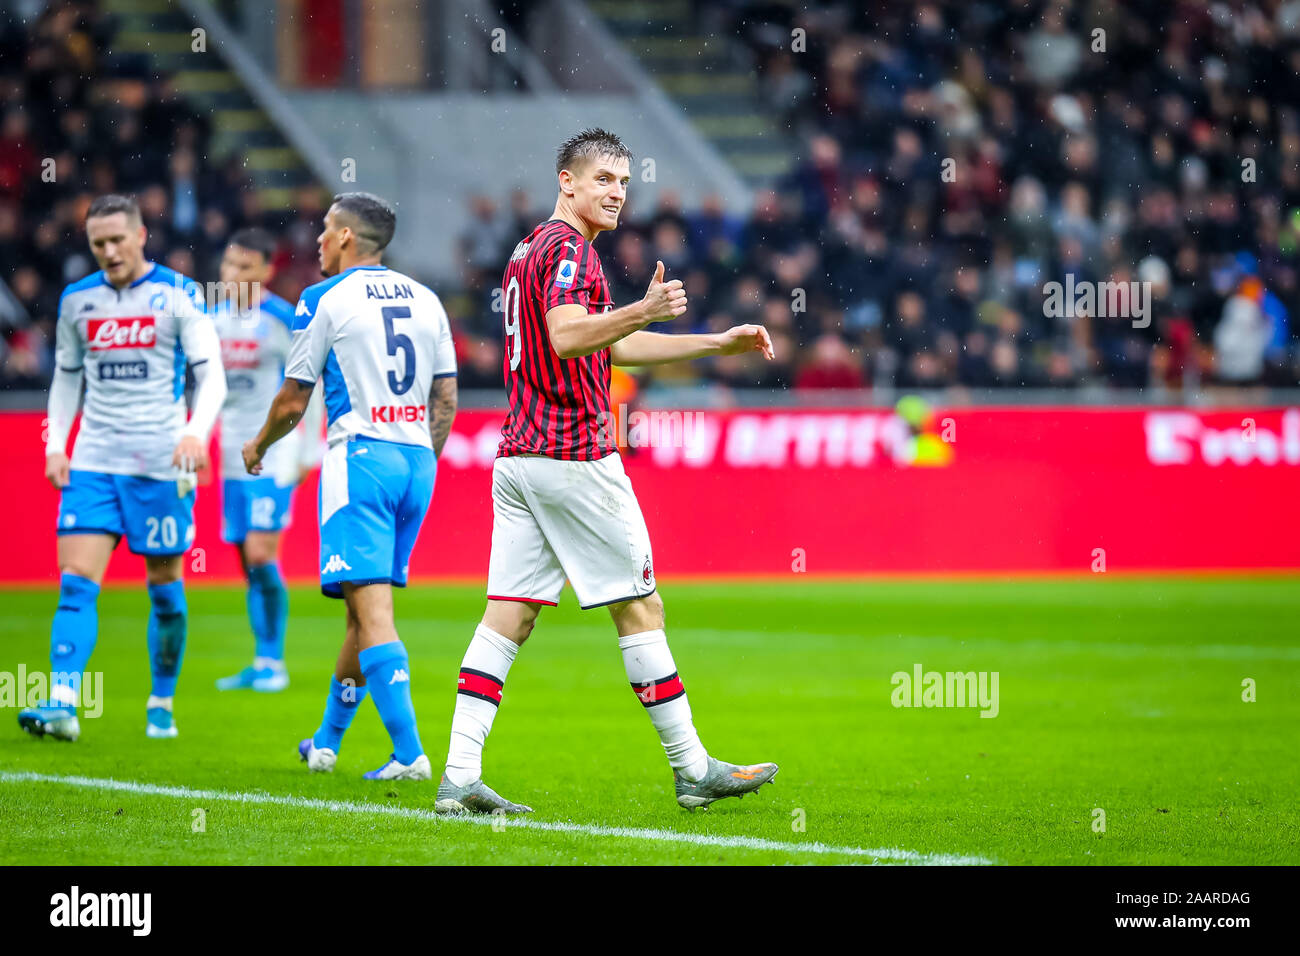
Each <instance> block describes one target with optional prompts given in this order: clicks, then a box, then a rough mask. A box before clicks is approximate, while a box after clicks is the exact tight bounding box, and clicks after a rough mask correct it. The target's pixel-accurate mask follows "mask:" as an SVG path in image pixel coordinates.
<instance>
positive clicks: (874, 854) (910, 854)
mask: <svg viewBox="0 0 1300 956" xmlns="http://www.w3.org/2000/svg"><path fill="white" fill-rule="evenodd" d="M0 783H61V784H65V785H67V786H72V787H87V788H89V789H92V790H117V791H123V792H126V793H137V794H143V795H145V796H155V797H184V798H187V799H191V800H223V801H226V802H229V803H245V804H261V805H269V806H279V807H293V808H295V809H299V810H322V811H325V812H328V813H360V814H366V813H373V814H378V815H381V816H389V817H401V818H402V819H406V820H427V821H431V822H437V823H444V822H463V823H476V824H479V825H484V826H491V825H492V824H493V823H494V822H495V823H497V825H498V826H501V827H503V828H504V829H511V830H516V829H517V830H543V831H547V832H550V833H584V834H586V835H588V836H600V837H622V838H624V839H629V840H649V841H656V842H660V843H689V844H691V845H693V846H720V847H727V848H729V849H741V850H776V851H779V852H782V853H812V854H830V855H836V856H861V857H870V858H871V860H872V861H873V862H875V861H879V860H889V861H893V862H897V863H917V864H921V865H927V866H988V865H991V864H992V863H993V861H992V860H986V859H985V858H984V857H981V856H958V855H955V854H948V853H918V852H916V851H915V850H902V849H898V848H897V847H890V848H887V849H875V850H873V849H865V848H863V847H857V846H828V845H827V844H825V843H782V842H781V841H779V840H764V839H762V838H760V837H744V836H708V835H707V834H698V833H677V832H675V831H673V830H650V829H643V828H637V827H603V826H597V825H594V824H586V823H550V822H547V821H545V820H529V819H507V820H504V821H500V820H499V819H498V818H496V817H489V816H469V817H464V816H451V817H444V816H439V815H438V814H436V813H434V812H433V811H431V810H417V809H414V808H411V807H390V806H386V805H384V804H382V803H353V802H351V801H348V800H316V799H313V798H310V797H291V796H278V795H276V794H270V793H240V792H231V791H226V790H191V789H190V788H189V787H170V786H164V785H161V784H153V783H136V782H135V781H132V780H114V779H112V778H111V777H81V776H59V775H56V774H44V773H31V772H11V771H0Z"/></svg>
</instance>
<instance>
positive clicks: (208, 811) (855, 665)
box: [0, 576, 1300, 864]
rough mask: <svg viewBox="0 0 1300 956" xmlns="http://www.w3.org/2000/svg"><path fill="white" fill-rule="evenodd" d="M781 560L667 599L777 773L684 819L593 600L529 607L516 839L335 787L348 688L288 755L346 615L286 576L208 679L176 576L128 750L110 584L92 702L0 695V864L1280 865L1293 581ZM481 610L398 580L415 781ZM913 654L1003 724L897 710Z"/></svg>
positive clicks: (435, 740) (518, 694) (518, 713)
mask: <svg viewBox="0 0 1300 956" xmlns="http://www.w3.org/2000/svg"><path fill="white" fill-rule="evenodd" d="M792 578H795V579H794V580H792V581H790V582H779V583H778V582H755V583H743V584H725V585H724V584H712V583H710V584H703V583H690V584H686V583H672V582H669V583H668V584H666V585H665V586H664V588H663V590H662V593H663V597H664V600H665V602H666V604H667V608H668V635H669V640H670V641H671V644H672V647H673V651H674V654H675V656H676V659H677V664H678V667H679V669H680V672H681V674H682V677H683V679H684V682H685V685H686V688H687V690H688V692H689V694H690V700H691V705H692V707H693V709H694V712H695V720H696V725H697V726H698V727H699V729H700V733H701V736H702V737H703V740H704V742H705V744H706V745H707V746H708V747H709V749H710V751H711V752H712V753H714V754H715V755H716V756H719V757H721V758H723V759H727V760H731V761H734V762H752V761H759V760H775V761H777V762H778V763H780V764H781V773H780V775H779V776H778V777H777V779H776V782H775V784H774V785H773V786H770V787H764V788H763V789H762V791H761V792H760V793H759V794H757V795H754V796H750V797H747V798H746V799H744V800H743V801H736V800H727V801H724V802H721V803H718V804H716V805H715V806H714V807H713V808H712V809H711V810H709V811H708V812H707V813H703V812H696V813H693V814H691V813H687V812H686V811H684V810H681V809H679V808H678V807H677V806H676V804H675V802H674V801H673V796H672V778H671V774H670V772H669V770H668V769H667V765H666V762H665V760H664V757H663V752H662V750H661V749H660V747H659V743H658V740H657V739H656V737H655V735H654V733H653V731H652V730H651V728H650V725H649V722H648V721H647V720H646V718H645V715H644V713H643V712H642V708H641V706H640V704H639V703H638V702H637V700H636V698H635V697H634V695H633V694H632V691H631V689H630V688H629V687H628V686H627V683H626V680H625V678H624V675H623V670H622V665H621V661H620V657H619V652H618V647H617V643H616V638H615V635H614V632H613V628H612V625H611V624H610V621H609V617H608V615H607V614H606V613H605V612H603V611H592V612H587V613H583V612H581V611H579V610H578V609H577V608H576V605H575V603H574V601H573V598H572V595H571V594H566V597H565V600H564V605H565V606H562V607H561V608H559V609H556V610H551V609H548V610H546V611H544V612H543V615H542V618H541V620H540V622H539V625H538V628H537V630H536V631H535V632H534V635H533V637H532V639H531V640H530V641H529V643H528V644H527V646H526V647H525V648H524V650H523V651H522V653H521V654H520V656H519V658H518V660H517V661H516V663H515V666H514V669H513V670H512V672H511V674H510V678H509V680H508V682H507V684H506V692H505V700H504V703H503V705H502V707H501V710H500V713H499V714H498V717H497V721H496V726H495V728H494V732H493V735H492V737H491V739H490V740H489V742H488V747H487V751H486V761H485V770H486V772H485V778H486V779H487V781H488V782H489V783H490V784H491V785H492V786H494V787H495V788H497V789H498V790H500V791H501V792H502V793H504V794H505V795H507V796H509V797H511V798H513V799H515V800H518V801H522V802H524V803H528V804H531V805H532V806H533V807H534V808H535V810H536V812H535V813H534V814H532V815H531V816H530V817H529V818H528V819H527V821H526V823H525V825H522V826H517V825H514V824H513V823H510V824H507V825H505V826H492V825H490V824H485V823H483V822H479V823H474V822H467V821H457V820H438V819H433V818H432V816H431V814H430V812H429V811H431V809H432V805H433V799H434V792H435V789H436V783H409V782H408V783H401V784H396V785H395V784H382V783H369V782H367V781H363V780H361V779H360V775H361V773H362V772H363V771H365V770H369V769H372V768H374V767H376V766H379V764H380V763H382V762H383V760H384V759H385V758H386V757H387V755H388V745H387V737H386V735H385V734H384V732H383V728H382V726H381V724H380V722H379V719H378V715H377V713H376V712H375V710H374V707H373V706H372V705H371V704H370V703H366V704H365V705H364V706H363V707H362V709H361V711H360V712H359V713H358V716H357V719H356V722H355V724H354V725H353V728H352V730H351V732H350V734H349V736H348V737H347V739H346V740H345V742H344V746H343V749H342V752H341V753H340V756H339V763H338V768H337V770H336V772H335V773H334V774H332V775H310V774H308V773H307V771H306V770H305V768H304V766H303V765H302V764H300V763H299V762H298V758H297V754H296V752H295V748H296V745H297V742H298V740H299V739H300V738H301V737H304V736H306V735H307V734H309V733H310V732H311V731H312V730H313V729H314V728H315V726H316V724H317V722H318V720H319V718H320V714H321V709H322V705H323V695H324V691H325V688H326V686H327V683H328V679H329V674H330V671H331V668H332V666H333V660H334V657H335V654H336V651H337V647H338V644H339V640H340V637H341V633H342V622H341V613H342V609H341V606H340V605H338V604H337V603H335V602H331V601H327V600H326V599H324V598H322V597H320V596H319V594H318V593H317V592H316V591H315V590H314V589H310V588H299V589H295V590H294V592H293V595H292V614H291V617H290V621H289V639H288V662H289V667H290V673H291V675H292V679H293V683H292V686H291V687H290V688H289V689H288V690H287V691H285V692H284V693H281V694H275V695H261V694H254V693H251V692H245V693H224V694H223V693H218V692H217V691H216V690H215V688H214V687H213V681H214V680H215V679H216V678H217V677H219V676H221V675H223V674H227V673H231V672H233V671H235V670H237V669H238V668H239V667H241V666H243V665H244V664H245V663H247V661H248V660H249V658H250V657H251V653H252V639H251V637H250V636H249V635H248V632H247V624H246V619H245V615H244V600H243V593H242V591H241V590H239V589H234V588H204V587H199V586H195V585H193V584H192V585H191V587H190V590H189V604H190V634H189V644H188V648H187V651H186V656H185V666H184V672H183V675H182V678H181V683H180V688H179V691H178V695H177V698H176V718H177V725H178V727H179V728H180V736H179V737H178V738H177V739H175V740H163V741H158V740H149V739H146V737H145V735H144V703H145V698H146V696H147V694H148V673H147V657H146V652H145V641H144V622H145V615H146V612H147V598H146V596H145V593H144V589H143V586H141V587H139V588H132V589H110V590H106V591H105V593H104V594H103V596H102V597H101V600H100V639H99V646H98V649H97V651H96V653H95V656H94V657H93V658H92V661H91V669H92V670H96V671H102V672H103V673H104V675H105V676H104V681H105V703H104V710H103V715H102V716H101V717H100V718H98V719H94V720H90V719H85V720H83V721H82V737H81V739H80V740H79V741H78V742H76V743H74V744H66V743H60V742H56V741H53V740H48V739H47V740H36V739H33V738H30V737H28V736H26V735H25V734H23V733H22V732H21V731H20V730H19V728H18V725H17V720H16V718H15V714H14V712H13V711H9V712H8V713H4V712H0V863H3V864H14V863H49V864H59V863H101V864H189V863H204V864H206V863H277V864H314V863H323V864H340V863H369V864H393V863H466V864H468V863H550V864H586V863H644V864H682V863H703V864H714V863H742V864H753V863H782V864H803V863H866V862H872V861H875V860H878V861H880V862H904V863H906V862H939V863H942V862H982V861H987V862H991V863H997V864H1027V863H1038V864H1157V863H1158V864H1225V863H1238V864H1296V863H1300V808H1298V807H1297V803H1296V800H1295V795H1296V793H1297V792H1300V759H1297V758H1298V755H1300V744H1298V743H1297V741H1300V735H1298V734H1297V728H1300V693H1297V688H1300V580H1298V579H1297V578H1295V577H1286V576H1275V577H1255V578H1244V577H1196V578H1163V577H1161V578H1116V577H1107V576H1098V577H1095V578H1087V579H1082V578H1080V579H1070V580H1043V579H1024V580H1013V581H1005V580H954V581H947V580H928V581H888V582H882V581H876V582H869V583H846V582H818V581H807V580H800V579H797V577H795V576H792ZM0 602H3V604H4V607H5V611H4V614H3V617H2V619H0V648H3V653H2V654H0V671H9V672H14V671H16V669H17V666H18V664H19V662H23V663H25V664H26V665H27V667H28V668H45V667H48V664H47V657H46V654H47V651H48V632H49V617H50V615H51V613H52V612H53V609H54V603H55V595H54V592H53V591H52V590H31V591H14V590H11V591H6V592H3V593H0ZM482 604H483V597H482V589H481V588H477V587H448V586H433V585H419V586H414V587H412V588H410V589H408V590H407V591H405V592H401V593H400V594H399V595H398V598H397V613H398V629H399V632H400V634H401V636H402V639H403V640H404V641H405V642H406V645H407V647H408V648H409V650H410V652H411V663H412V681H413V684H412V689H413V692H414V695H415V703H416V710H417V714H418V716H419V719H420V730H421V734H422V737H423V741H424V745H425V749H426V751H427V753H428V754H429V758H430V760H431V761H432V762H433V764H434V766H435V767H436V768H440V767H441V764H442V761H443V758H444V756H445V754H446V745H447V730H448V724H449V720H450V716H451V711H452V707H453V705H454V685H455V675H456V671H457V668H458V666H459V662H460V658H461V655H462V653H463V651H464V649H465V645H466V643H467V642H468V639H469V637H470V635H471V633H472V631H473V626H474V624H475V623H476V622H477V620H478V618H479V615H480V614H481V612H482ZM917 664H920V665H921V666H922V667H923V668H924V670H926V671H932V670H934V671H988V672H993V671H996V672H997V673H998V675H999V687H998V690H999V713H998V715H997V716H996V717H995V718H992V719H988V718H981V717H980V716H979V711H978V710H977V709H969V708H966V709H963V708H955V707H954V708H930V709H927V708H896V707H894V706H893V705H892V704H891V694H892V692H893V686H892V685H891V680H890V679H891V675H893V674H894V673H895V672H897V671H906V672H909V673H910V672H911V671H912V669H913V667H914V665H917ZM1247 678H1250V679H1251V680H1253V681H1254V683H1255V693H1256V695H1257V699H1256V700H1255V701H1254V702H1246V701H1243V699H1242V697H1243V681H1244V680H1246V679H1247ZM33 774H34V775H38V776H31V775H33ZM69 777H76V778H79V779H80V780H81V783H80V785H77V784H74V783H72V782H69V781H68V780H66V779H62V780H60V779H53V778H69ZM110 779H111V780H113V781H118V782H120V783H119V784H117V785H116V786H117V787H118V789H110V788H109V785H108V784H107V783H105V782H104V781H108V780H110ZM128 784H130V785H143V787H142V788H141V787H136V788H135V789H122V788H123V787H125V786H127V785H128ZM167 788H175V789H167ZM195 810H202V811H203V814H202V821H203V827H202V830H201V832H195V824H196V820H198V819H199V817H198V816H197V815H196V814H195V812H194V811H195ZM1097 810H1101V811H1104V823H1105V829H1104V832H1098V831H1097V830H1096V829H1095V826H1096V825H1097V824H1098V823H1099V822H1100V820H1101V817H1100V816H1099V815H1098V814H1097V813H1096V811H1097ZM498 822H500V821H498ZM855 850H856V851H858V852H853V851H855Z"/></svg>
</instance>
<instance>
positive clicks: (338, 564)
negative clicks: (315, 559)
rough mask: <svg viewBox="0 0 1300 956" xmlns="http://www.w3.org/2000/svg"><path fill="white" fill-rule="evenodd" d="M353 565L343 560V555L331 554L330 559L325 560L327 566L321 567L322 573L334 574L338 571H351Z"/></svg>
mask: <svg viewBox="0 0 1300 956" xmlns="http://www.w3.org/2000/svg"><path fill="white" fill-rule="evenodd" d="M351 570H352V566H351V565H350V564H348V563H347V562H346V561H344V560H343V556H342V555H338V554H331V555H330V559H329V560H328V561H326V562H325V567H323V568H321V570H320V573H321V574H334V573H335V572H336V571H351Z"/></svg>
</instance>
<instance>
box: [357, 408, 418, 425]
mask: <svg viewBox="0 0 1300 956" xmlns="http://www.w3.org/2000/svg"><path fill="white" fill-rule="evenodd" d="M424 418H425V406H424V405H371V406H370V420H371V421H372V422H422V421H424Z"/></svg>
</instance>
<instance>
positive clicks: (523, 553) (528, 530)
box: [436, 129, 777, 813]
mask: <svg viewBox="0 0 1300 956" xmlns="http://www.w3.org/2000/svg"><path fill="white" fill-rule="evenodd" d="M631 164H632V154H631V153H630V152H629V150H628V148H627V147H626V146H624V145H623V142H622V141H621V140H620V139H619V138H618V137H617V136H615V135H614V134H612V133H608V132H606V131H604V130H599V129H590V130H584V131H583V132H581V133H579V134H577V135H576V136H574V137H573V138H572V139H570V140H568V141H567V142H565V143H564V144H563V145H562V146H561V147H560V149H559V155H558V157H557V161H556V174H557V176H558V179H559V188H560V192H559V197H558V198H557V199H556V202H555V211H554V213H552V215H551V218H550V219H548V220H547V221H546V222H544V223H542V224H541V225H539V226H537V227H536V228H535V229H533V231H532V232H531V233H529V234H528V236H526V237H525V238H524V239H523V240H522V241H520V243H519V244H518V245H517V246H516V247H515V250H514V252H513V254H512V255H511V257H510V262H509V264H508V266H507V267H506V272H505V277H504V278H503V280H502V293H503V299H502V302H503V305H504V309H505V355H504V358H503V362H504V370H505V380H506V391H507V393H508V395H509V399H510V411H509V413H508V414H507V416H506V422H505V426H504V427H503V429H502V440H501V445H500V448H499V449H498V451H497V460H496V463H495V465H494V467H493V470H492V507H493V525H492V556H491V560H490V562H489V567H488V603H487V610H486V612H485V613H484V615H483V621H482V623H480V624H479V626H478V628H477V629H476V630H475V632H474V639H473V640H472V641H471V642H470V646H469V649H468V650H467V651H466V652H465V658H464V661H463V663H462V665H461V670H460V679H459V684H458V694H457V697H456V712H455V715H454V717H453V718H452V726H451V746H450V748H449V752H448V755H447V767H446V770H445V771H444V773H443V777H442V781H441V784H440V785H439V787H438V798H437V804H436V807H437V809H438V810H439V811H442V812H453V813H463V812H480V813H491V812H505V813H520V812H526V811H528V810H529V809H530V808H529V807H526V806H524V805H522V804H516V803H512V802H511V801H509V800H506V799H504V798H503V797H501V796H500V795H499V794H497V793H495V792H494V791H493V790H492V789H491V788H489V787H488V786H487V785H485V784H484V783H483V780H482V756H483V744H484V742H485V741H486V740H487V735H488V732H489V730H491V727H492V721H493V718H494V717H495V716H496V711H497V707H498V706H499V704H500V703H501V691H502V688H503V686H504V684H505V679H506V675H507V673H508V672H509V670H510V665H511V664H512V663H513V661H514V659H515V654H516V653H517V651H518V650H519V647H520V645H522V644H523V643H524V641H525V639H527V637H528V635H529V633H530V632H531V631H532V629H533V624H534V622H535V621H536V620H537V615H538V613H539V612H540V611H541V609H542V608H543V607H554V606H555V605H556V603H557V602H558V601H559V599H560V591H561V589H562V588H563V587H564V582H565V579H566V578H567V579H568V580H569V581H570V582H571V583H572V584H573V589H574V591H575V592H576V593H577V596H578V602H579V604H581V606H582V607H583V609H590V608H597V607H607V608H608V609H609V613H610V616H611V617H612V618H613V621H614V626H615V627H616V628H617V630H618V635H619V641H618V643H619V648H620V649H621V650H622V652H623V664H624V667H625V669H626V671H627V677H628V680H629V681H630V682H631V684H632V689H633V691H634V692H635V693H636V695H637V698H638V699H639V700H640V701H641V703H642V704H643V705H644V706H645V708H646V712H647V713H648V714H649V716H650V721H651V723H652V724H653V725H654V728H655V730H656V731H657V732H658V734H659V739H660V740H661V742H662V743H663V746H664V751H665V752H666V754H667V755H668V762H669V764H670V765H671V767H672V769H673V776H674V783H675V786H676V791H677V802H678V803H679V804H680V805H681V806H683V807H687V808H688V809H694V808H695V807H700V806H705V807H707V806H708V805H709V804H710V803H712V802H713V801H715V800H718V799H721V798H722V797H729V796H740V795H742V794H745V793H749V792H751V791H753V790H757V789H758V788H759V787H760V786H761V785H762V784H764V783H767V782H768V781H770V780H771V779H772V778H773V777H774V776H775V775H776V772H777V766H776V764H774V763H763V764H753V765H749V766H738V765H735V764H729V763H725V762H723V761H720V760H716V759H714V758H713V757H711V756H710V755H709V754H708V752H707V751H706V750H705V749H704V745H703V744H702V743H700V738H699V734H697V733H696V731H695V725H694V722H693V721H692V718H691V708H690V704H689V703H688V702H687V698H686V691H685V689H684V687H683V686H682V681H681V678H680V677H679V676H678V674H677V667H676V665H675V664H674V663H673V656H672V653H671V651H669V649H668V639H667V637H665V635H664V605H663V602H662V601H661V600H660V599H659V596H658V594H656V593H655V579H654V563H653V559H652V557H651V553H650V536H649V533H648V532H647V531H646V525H645V519H644V518H643V517H642V516H641V508H640V505H638V504H637V500H636V495H635V494H634V493H633V491H632V485H631V482H629V481H628V478H627V475H626V474H625V473H624V471H623V463H622V460H621V459H620V457H619V454H618V449H617V447H616V445H615V442H614V440H613V437H612V435H611V434H610V432H611V431H612V430H613V421H614V418H613V416H612V415H611V409H610V400H609V373H610V366H611V364H617V365H638V366H639V365H654V364H660V363H664V362H676V361H680V360H683V359H692V358H700V357H703V356H707V355H736V354H740V353H742V352H749V351H759V352H762V353H763V354H764V355H765V356H767V357H768V358H769V359H770V358H772V340H771V338H770V337H769V336H768V334H767V330H766V329H764V328H763V327H762V326H760V325H741V326H737V327H735V328H732V329H728V330H727V331H726V332H721V333H718V334H711V335H663V334H660V333H656V332H648V331H645V328H646V326H648V325H651V324H653V323H655V322H663V321H666V320H670V319H673V318H675V317H677V316H679V315H681V314H682V313H683V312H685V311H686V304H687V303H686V290H685V289H684V288H683V287H682V283H681V281H680V280H678V279H673V280H671V281H668V282H665V281H664V265H663V263H662V262H660V263H658V264H657V265H656V268H655V273H654V276H653V277H651V279H650V285H649V287H648V288H647V289H646V294H645V295H644V296H643V297H642V299H641V300H640V301H639V302H634V303H632V304H631V305H626V306H623V307H622V308H618V309H616V308H614V303H613V301H612V300H611V299H610V294H609V286H608V284H607V283H606V281H605V273H604V270H603V269H602V268H601V264H600V256H599V255H598V254H597V252H596V249H595V247H594V246H593V244H592V241H593V240H594V239H595V238H596V236H597V235H598V234H600V233H602V232H605V231H607V230H610V229H614V228H616V227H617V226H618V217H619V214H620V213H621V212H622V209H623V202H624V200H625V199H626V198H627V187H628V182H629V180H630V176H629V171H630V169H631Z"/></svg>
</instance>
